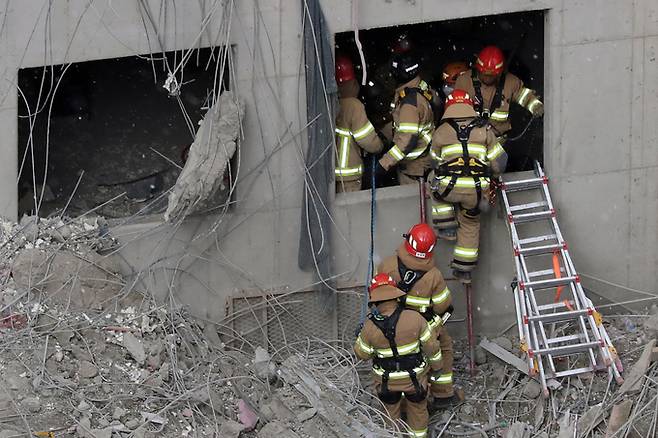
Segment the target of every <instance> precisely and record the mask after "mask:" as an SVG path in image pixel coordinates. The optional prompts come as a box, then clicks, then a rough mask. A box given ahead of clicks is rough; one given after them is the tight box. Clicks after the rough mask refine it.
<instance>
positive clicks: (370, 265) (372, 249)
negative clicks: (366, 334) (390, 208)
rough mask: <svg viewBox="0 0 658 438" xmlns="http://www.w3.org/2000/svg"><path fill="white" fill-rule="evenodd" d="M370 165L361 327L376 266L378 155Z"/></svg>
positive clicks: (373, 156) (364, 318) (373, 157)
mask: <svg viewBox="0 0 658 438" xmlns="http://www.w3.org/2000/svg"><path fill="white" fill-rule="evenodd" d="M371 160H372V162H371V165H370V169H371V172H370V251H369V253H368V274H367V276H366V283H365V286H364V292H363V303H362V304H361V317H360V319H359V328H361V327H362V326H363V322H364V321H365V320H366V314H367V313H368V286H369V285H370V280H372V277H373V274H374V270H375V266H374V254H375V211H376V208H377V203H376V199H375V189H376V187H375V168H376V166H377V157H376V156H375V155H372V157H371Z"/></svg>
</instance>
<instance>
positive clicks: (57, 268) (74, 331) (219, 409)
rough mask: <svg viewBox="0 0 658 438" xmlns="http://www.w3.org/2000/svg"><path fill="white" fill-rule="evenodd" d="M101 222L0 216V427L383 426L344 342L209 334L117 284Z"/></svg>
mask: <svg viewBox="0 0 658 438" xmlns="http://www.w3.org/2000/svg"><path fill="white" fill-rule="evenodd" d="M103 224H104V221H103V220H102V219H101V218H96V219H84V218H83V219H80V220H76V221H75V222H71V221H67V220H60V219H51V220H40V221H32V220H24V221H23V223H22V224H10V223H3V224H2V237H1V242H2V243H1V245H2V249H1V251H2V256H3V261H4V264H3V271H2V283H1V284H2V291H1V303H2V307H1V310H2V313H1V315H0V437H3V438H8V437H33V436H42V437H55V436H56V437H83V438H112V437H186V436H189V437H226V438H230V437H238V436H240V437H273V436H279V437H283V438H296V437H317V436H327V437H331V436H367V435H369V434H372V433H373V431H375V433H376V436H390V435H389V433H388V432H386V431H385V429H384V428H383V426H382V425H383V418H382V416H381V415H380V414H379V413H378V412H377V411H376V410H375V409H373V408H371V407H370V406H368V404H367V403H365V402H364V401H363V400H364V399H365V400H368V399H369V398H368V397H367V396H365V395H364V393H363V391H362V390H361V389H359V388H360V387H361V385H360V382H359V380H358V379H359V376H358V374H357V371H356V368H355V367H354V363H353V358H352V355H351V352H350V350H349V346H348V348H347V349H345V348H341V347H337V346H335V345H329V344H325V343H322V342H320V341H310V340H309V341H308V343H307V342H304V343H301V344H299V345H293V346H288V347H287V348H286V349H285V351H279V352H276V354H274V357H270V355H269V354H268V353H267V351H265V350H264V349H262V348H257V349H256V350H255V352H254V351H253V349H252V350H250V351H237V350H234V349H231V347H230V346H228V345H224V344H221V343H215V342H213V341H212V340H209V339H212V337H207V336H205V334H204V327H202V326H200V325H199V324H197V322H196V321H195V320H194V318H192V317H190V316H189V315H187V314H186V313H185V311H184V309H180V308H173V307H166V306H161V305H157V304H156V303H154V302H153V301H152V300H150V299H149V298H148V297H147V296H144V295H141V294H138V293H136V292H134V291H129V287H127V286H126V283H125V281H124V280H123V279H122V278H121V276H120V275H119V274H118V273H117V272H118V269H116V265H115V264H114V262H112V257H111V256H107V255H103V254H104V253H105V252H107V251H108V250H109V251H110V253H111V250H112V249H113V248H115V247H116V242H115V241H114V240H113V239H112V238H111V237H110V236H109V235H108V233H107V230H106V229H105V228H104V225H103ZM62 230H68V231H65V232H66V235H63V236H61V237H60V235H61V234H62ZM205 330H206V332H207V331H208V326H206V327H205ZM206 334H207V333H206ZM214 339H218V338H217V337H214Z"/></svg>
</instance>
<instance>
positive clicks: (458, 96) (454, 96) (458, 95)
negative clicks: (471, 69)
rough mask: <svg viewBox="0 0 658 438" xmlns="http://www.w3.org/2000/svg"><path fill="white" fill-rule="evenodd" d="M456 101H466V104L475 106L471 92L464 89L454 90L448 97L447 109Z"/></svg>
mask: <svg viewBox="0 0 658 438" xmlns="http://www.w3.org/2000/svg"><path fill="white" fill-rule="evenodd" d="M456 103H465V104H466V105H470V106H473V99H471V96H470V94H468V93H467V92H466V91H464V90H454V91H453V92H452V93H450V95H449V96H448V98H447V99H446V109H447V108H448V107H449V106H450V105H454V104H456Z"/></svg>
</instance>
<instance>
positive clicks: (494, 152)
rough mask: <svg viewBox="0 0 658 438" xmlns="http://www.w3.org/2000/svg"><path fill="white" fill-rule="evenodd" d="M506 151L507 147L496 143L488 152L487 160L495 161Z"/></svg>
mask: <svg viewBox="0 0 658 438" xmlns="http://www.w3.org/2000/svg"><path fill="white" fill-rule="evenodd" d="M504 152H505V149H503V147H502V146H501V145H500V143H496V144H495V145H494V147H493V148H491V150H490V151H489V152H487V160H489V161H493V160H495V159H496V158H498V157H500V156H501V155H503V153H504Z"/></svg>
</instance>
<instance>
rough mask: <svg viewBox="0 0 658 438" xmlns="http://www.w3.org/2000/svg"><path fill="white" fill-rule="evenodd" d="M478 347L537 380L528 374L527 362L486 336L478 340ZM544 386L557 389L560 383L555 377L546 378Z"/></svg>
mask: <svg viewBox="0 0 658 438" xmlns="http://www.w3.org/2000/svg"><path fill="white" fill-rule="evenodd" d="M480 347H482V348H484V349H485V350H487V351H488V352H489V353H491V354H493V355H494V356H496V357H497V358H498V359H500V360H502V361H503V362H507V363H508V364H510V365H512V366H514V367H515V368H516V369H517V370H519V371H521V372H522V373H524V374H525V375H527V376H528V377H530V378H532V379H534V380H536V381H539V379H537V378H536V377H533V376H531V375H530V370H529V369H528V364H527V362H525V361H523V360H522V359H520V358H518V357H516V356H515V355H513V354H512V353H510V352H509V351H507V350H505V349H504V348H503V347H501V346H500V345H498V344H494V343H493V342H491V341H490V340H488V339H487V338H484V339H482V340H481V341H480ZM546 386H548V387H549V388H551V389H558V388H561V387H562V385H561V384H560V382H558V381H557V380H555V379H547V380H546Z"/></svg>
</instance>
